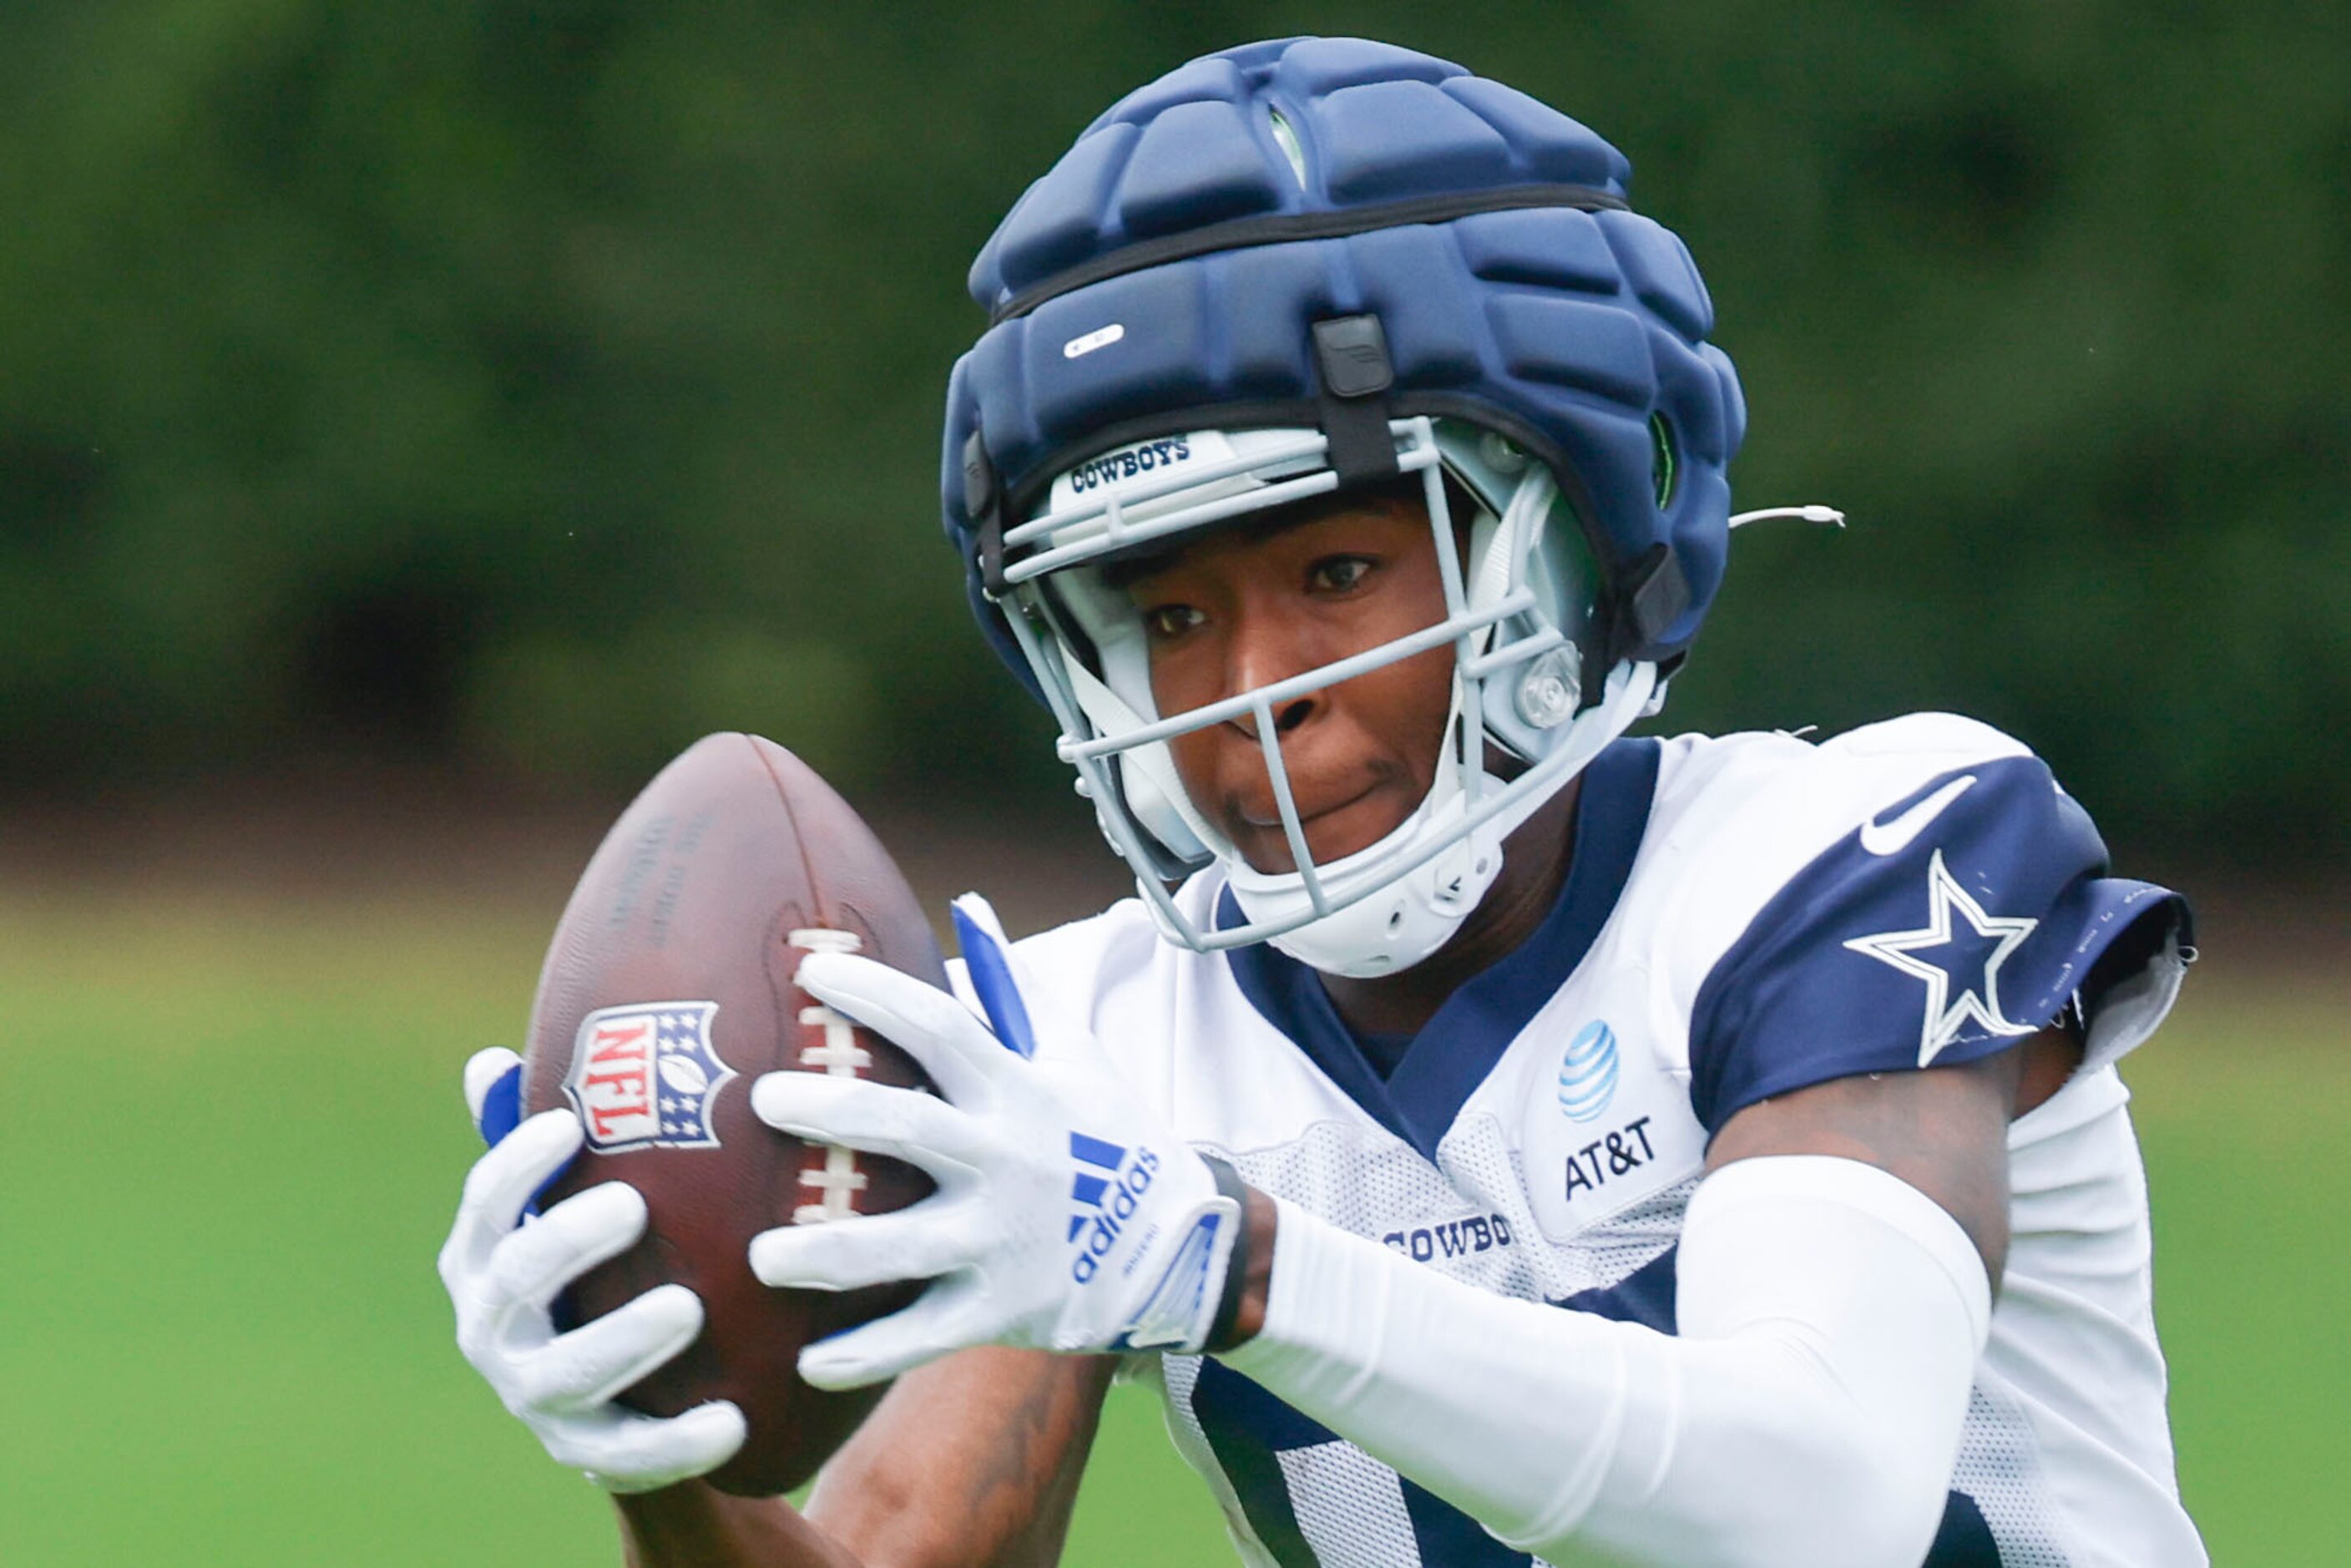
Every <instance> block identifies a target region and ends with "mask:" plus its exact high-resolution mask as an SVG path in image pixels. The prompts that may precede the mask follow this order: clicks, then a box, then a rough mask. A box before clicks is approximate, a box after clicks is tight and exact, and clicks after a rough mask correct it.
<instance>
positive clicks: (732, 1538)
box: [612, 1481, 862, 1568]
mask: <svg viewBox="0 0 2351 1568" xmlns="http://www.w3.org/2000/svg"><path fill="white" fill-rule="evenodd" d="M612 1501H613V1502H614V1503H615V1504H616V1505H617V1506H618V1507H619V1509H620V1511H621V1542H622V1548H623V1551H624V1552H625V1557H626V1561H627V1563H628V1564H629V1568H862V1565H861V1561H860V1559H859V1558H858V1557H857V1556H856V1555H855V1554H854V1553H852V1552H849V1551H848V1550H847V1549H845V1548H844V1547H842V1546H841V1545H840V1544H839V1543H838V1542H833V1541H832V1540H831V1539H829V1538H828V1537H827V1536H826V1535H825V1534H824V1533H823V1531H820V1530H819V1529H817V1528H816V1526H814V1525H812V1524H810V1522H809V1521H807V1520H805V1519H802V1518H801V1517H800V1516H799V1513H797V1512H796V1511H794V1510H793V1509H792V1506H791V1505H790V1504H789V1503H787V1502H786V1501H784V1500H782V1499H781V1498H742V1497H728V1496H727V1495H726V1493H724V1492H722V1491H719V1490H716V1488H714V1487H711V1486H708V1485H705V1483H703V1482H701V1481H684V1482H682V1483H680V1484H679V1485H677V1486H674V1487H664V1488H663V1489H662V1490H659V1491H650V1492H639V1493H635V1494H633V1495H628V1496H621V1497H615V1498H614V1499H613V1500H612Z"/></svg>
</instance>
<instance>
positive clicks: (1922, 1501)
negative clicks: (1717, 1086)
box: [1221, 1155, 1991, 1568]
mask: <svg viewBox="0 0 2351 1568" xmlns="http://www.w3.org/2000/svg"><path fill="white" fill-rule="evenodd" d="M1676 1268H1677V1275H1678V1278H1679V1281H1680V1283H1679V1294H1678V1298H1677V1323H1678V1327H1679V1330H1680V1334H1679V1337H1674V1336H1672V1335H1667V1334H1661V1333H1656V1332H1655V1331H1654V1330H1651V1329H1647V1328H1645V1327H1642V1326H1640V1325H1638V1324H1634V1323H1623V1322H1614V1321H1611V1320H1609V1319H1605V1318H1601V1317H1597V1316H1594V1315H1593V1314H1591V1313H1587V1312H1572V1311H1568V1310H1565V1309H1562V1308H1559V1307H1552V1306H1545V1305H1542V1304H1540V1303H1537V1302H1532V1301H1514V1300H1510V1299H1508V1298H1504V1297H1500V1296H1494V1295H1489V1294H1488V1293H1487V1292H1485V1291H1479V1290H1477V1289H1475V1288H1474V1287H1472V1286H1469V1285H1466V1284H1463V1283H1461V1282H1459V1281H1454V1280H1449V1279H1447V1278H1446V1277H1444V1276H1443V1275H1441V1274H1439V1273H1437V1271H1436V1270H1432V1269H1430V1268H1429V1267H1427V1266H1426V1264H1421V1263H1415V1262H1413V1261H1411V1260H1409V1259H1407V1258H1405V1257H1404V1256H1403V1255H1402V1254H1400V1253H1397V1252H1394V1251H1391V1250H1390V1249H1387V1248H1384V1247H1382V1246H1380V1245H1379V1244H1378V1243H1376V1242H1373V1241H1368V1240H1365V1239H1362V1238H1360V1237H1356V1236H1353V1235H1350V1234H1348V1233H1346V1232H1343V1231H1341V1230H1339V1229H1337V1228H1334V1227H1332V1226H1331V1225H1328V1224H1326V1223H1324V1222H1323V1221H1322V1220H1320V1219H1317V1218H1315V1217H1314V1216H1312V1215H1311V1214H1308V1213H1306V1212H1304V1211H1303V1210H1301V1209H1299V1208H1296V1207H1293V1206H1291V1205H1290V1204H1288V1203H1284V1204H1282V1205H1281V1206H1280V1222H1279V1226H1278V1228H1277V1231H1276V1236H1275V1242H1274V1261H1273V1281H1272V1288H1271V1292H1270V1300H1269V1301H1268V1302H1267V1308H1266V1321H1265V1326H1264V1328H1263V1330H1262V1331H1261V1332H1260V1333H1259V1334H1258V1335H1257V1337H1256V1338H1254V1339H1252V1340H1250V1341H1249V1343H1247V1344H1245V1345H1242V1346H1240V1347H1239V1348H1238V1349H1237V1350H1233V1351H1230V1352H1228V1353H1226V1354H1224V1355H1223V1356H1222V1357H1221V1359H1222V1360H1224V1361H1225V1362H1227V1363H1228V1364H1230V1365H1231V1366H1233V1367H1234V1368H1235V1369H1236V1370H1237V1371H1239V1372H1241V1373H1244V1374H1246V1375H1248V1376H1249V1377H1251V1378H1253V1379H1255V1380H1256V1381H1257V1382H1259V1383H1260V1384H1262V1385H1265V1386H1266V1387H1267V1388H1268V1389H1270V1390H1271V1391H1272V1392H1273V1393H1274V1394H1276V1395H1278V1396H1280V1397H1281V1398H1282V1399H1283V1400H1285V1401H1287V1402H1288V1403H1289V1404H1290V1405H1291V1406H1294V1407H1296V1408H1297V1409H1298V1410H1300V1411H1301V1412H1303V1413H1304V1414H1306V1415H1308V1416H1312V1417H1313V1418H1314V1419H1316V1420H1318V1421H1320V1422H1322V1424H1323V1425H1325V1426H1327V1427H1330V1428H1331V1429H1332V1430H1333V1431H1335V1432H1337V1433H1339V1434H1341V1435H1342V1436H1343V1437H1347V1438H1349V1439H1350V1440H1352V1441H1353V1443H1354V1444H1355V1445H1356V1446H1357V1447H1358V1448H1363V1449H1364V1450H1365V1451H1367V1452H1369V1453H1371V1454H1372V1455H1374V1456H1375V1457H1376V1458H1380V1459H1382V1460H1384V1461H1385V1462H1386V1463H1387V1464H1389V1465H1392V1466H1394V1467H1395V1469H1397V1470H1398V1471H1400V1472H1401V1473H1403V1474H1404V1475H1406V1476H1408V1477H1410V1478H1411V1479H1414V1480H1416V1481H1417V1482H1419V1483H1420V1484H1421V1485H1422V1486H1424V1487H1426V1488H1427V1489H1428V1490H1430V1491H1433V1492H1435V1493H1437V1495H1438V1496H1439V1497H1442V1498H1444V1499H1445V1500H1447V1501H1448V1502H1450V1503H1452V1504H1453V1505H1454V1506H1455V1507H1457V1508H1458V1509H1460V1510H1461V1511H1464V1512H1465V1513H1468V1515H1469V1516H1470V1517H1471V1518H1473V1519H1475V1520H1477V1521H1479V1523H1481V1524H1483V1525H1484V1526H1485V1527H1486V1528H1487V1530H1488V1531H1490V1532H1491V1533H1493V1534H1494V1535H1495V1536H1497V1537H1499V1539H1500V1540H1502V1541H1503V1542H1506V1543H1507V1544H1509V1545H1510V1546H1512V1547H1514V1548H1517V1549H1518V1550H1520V1551H1525V1552H1534V1553H1536V1554H1537V1555H1539V1556H1552V1555H1554V1554H1556V1555H1560V1556H1564V1555H1566V1554H1567V1551H1568V1548H1567V1543H1568V1542H1578V1543H1581V1544H1582V1545H1583V1546H1584V1547H1586V1548H1587V1549H1588V1548H1593V1547H1596V1548H1600V1549H1602V1550H1603V1551H1605V1552H1610V1553H1613V1554H1614V1555H1616V1556H1618V1557H1621V1558H1623V1559H1625V1560H1626V1561H1629V1562H1631V1563H1656V1564H1667V1563H1670V1564H1674V1565H1676V1568H1796V1565H1801V1568H1848V1565H1849V1568H1893V1565H1897V1564H1902V1563H1917V1562H1918V1561H1919V1560H1920V1559H1922V1558H1924V1557H1925V1556H1926V1554H1927V1549H1928V1545H1929V1544H1930V1543H1931V1542H1932V1541H1933V1538H1934V1534H1935V1531H1936V1528H1937V1525H1938V1521H1940V1519H1941V1517H1942V1512H1943V1500H1944V1497H1945V1494H1946V1491H1947V1490H1948V1489H1949V1481H1950V1474H1951V1465H1952V1461H1953V1459H1954V1458H1956V1457H1957V1454H1958V1450H1959V1427H1960V1422H1961V1420H1962V1418H1963V1416H1964V1415H1965V1413H1966V1409H1967V1402H1968V1390H1969V1387H1970V1385H1971V1383H1972V1382H1973V1378H1974V1371H1975V1364H1976V1360H1977V1357H1978V1356H1979V1355H1980V1354H1981V1352H1982V1349H1983V1344H1984V1338H1985V1334H1986V1333H1987V1332H1988V1330H1989V1327H1990V1322H1991V1289H1990V1286H1989V1283H1988V1281H1987V1280H1986V1278H1985V1273H1984V1267H1983V1263H1982V1260H1980V1258H1979V1257H1978V1256H1977V1253H1976V1250H1975V1248H1974V1246H1973V1245H1972V1244H1971V1243H1970V1241H1969V1240H1968V1238H1967V1234H1966V1233H1965V1232H1964V1231H1962V1230H1961V1229H1960V1228H1959V1223H1958V1222H1957V1221H1956V1220H1954V1219H1952V1218H1951V1217H1950V1216H1949V1214H1947V1213H1945V1212H1944V1211H1943V1210H1942V1209H1941V1208H1939V1207H1937V1206H1936V1205H1935V1203H1934V1202H1933V1201H1931V1200H1930V1199H1928V1197H1926V1195H1924V1194H1923V1193H1921V1192H1919V1191H1918V1190H1917V1188H1915V1187H1912V1186H1908V1185H1907V1183H1904V1182H1902V1181H1901V1180H1899V1179H1897V1178H1896V1177H1895V1176H1889V1175H1887V1174H1886V1172H1884V1171H1881V1170H1878V1169H1876V1167H1875V1166H1865V1165H1863V1164H1861V1163H1859V1162H1857V1161H1854V1160H1845V1159H1835V1158H1830V1157H1827V1156H1819V1155H1781V1156H1773V1157H1769V1158H1758V1159H1750V1160H1741V1161H1738V1162H1736V1163H1734V1164H1731V1165H1729V1166H1724V1167H1723V1168H1722V1169H1721V1170H1719V1171H1718V1172H1716V1173H1715V1174H1714V1175H1713V1176H1709V1177H1708V1179H1707V1180H1706V1181H1704V1182H1703V1183H1701V1184H1700V1185H1699V1186H1698V1192H1697V1194H1696V1195H1695V1196H1694V1197H1692V1199H1691V1201H1690V1205H1689V1209H1688V1213H1687V1218H1686V1219H1685V1222H1684V1225H1683V1229H1682V1238H1681V1251H1680V1255H1679V1257H1678V1258H1677V1261H1676ZM1578 1560H1581V1559H1578Z"/></svg>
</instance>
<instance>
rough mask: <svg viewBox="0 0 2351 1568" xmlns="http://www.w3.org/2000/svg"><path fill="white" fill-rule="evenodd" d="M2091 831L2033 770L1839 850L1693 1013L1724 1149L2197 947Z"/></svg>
mask: <svg viewBox="0 0 2351 1568" xmlns="http://www.w3.org/2000/svg"><path fill="white" fill-rule="evenodd" d="M2105 869H2106V846H2105V842H2104V841H2102V840H2101V839H2100V838H2099V837H2098V831H2097V829H2096V828H2095V827H2093V826H2092V825H2091V823H2090V819H2089V815H2088V813H2087V812H2085V811H2084V810H2082V808H2081V807H2080V806H2078V805H2076V804H2074V800H2073V799H2072V798H2071V797H2070V796H2068V795H2066V794H2064V792H2063V791H2062V790H2060V789H2058V788H2057V785H2056V782H2055V780H2054V779H2052V778H2051V777H2050V775H2049V769H2048V768H2047V766H2046V765H2044V764H2043V762H2042V761H2041V759H2040V758H2035V757H2005V758H1995V759H1993V760H1991V761H1987V762H1980V763H1974V764H1970V766H1968V767H1965V768H1953V769H1952V770H1951V771H1950V772H1949V773H1946V774H1943V775H1942V776H1941V777H1939V778H1938V779H1933V780H1932V781H1930V782H1928V784H1926V785H1924V786H1922V787H1921V788H1919V789H1917V790H1916V791H1914V792H1913V793H1912V794H1911V795H1909V796H1908V797H1907V798H1906V799H1904V800H1899V801H1896V802H1895V803H1894V804H1892V805H1890V806H1888V807H1886V809H1884V810H1881V811H1879V812H1878V814H1877V815H1876V818H1875V819H1874V820H1872V821H1870V822H1868V823H1866V824H1865V825H1864V826H1862V827H1860V828H1858V829H1856V830H1855V831H1854V832H1852V833H1850V834H1848V835H1846V837H1844V839H1843V840H1841V841H1838V842H1837V843H1835V844H1834V845H1832V846H1831V847H1830V848H1829V849H1827V850H1826V851H1824V852H1822V853H1821V854H1820V855H1819V856H1817V857H1816V858H1814V859H1813V862H1811V863H1810V864H1809V865H1807V866H1805V867H1804V869H1803V870H1802V871H1801V872H1799V873H1796V875H1795V876H1794V877H1793V878H1792V879H1791V880H1790V881H1789V882H1788V883H1787V885H1786V886H1784V887H1782V889H1781V890H1780V891H1779V892H1778V893H1777V894H1774V895H1773V896H1772V898H1771V902H1770V903H1768V904H1765V905H1764V906H1763V908H1762V909H1761V912H1760V913H1758V914H1757V915H1756V916H1755V918H1754V920H1753V921H1752V922H1751V923H1750V925H1748V927H1747V929H1746V931H1745V932H1744V933H1742V934H1741V935H1740V937H1739V939H1738V940H1737V941H1736V942H1734V943H1732V944H1731V946H1729V949H1727V950H1726V951H1725V952H1724V954H1723V956H1721V958H1720V959H1719V960H1718V961H1717V962H1716V964H1715V966H1714V968H1713V969H1712V971H1710V972H1709V973H1708V976H1707V978H1706V982H1705V984H1703V985H1702V986H1700V987H1699V988H1698V998H1697V1004H1696V1006H1695V1007H1694V1008H1693V1009H1692V1011H1691V1016H1690V1071H1691V1077H1690V1105H1691V1108H1692V1109H1693V1110H1695V1111H1696V1112H1697V1113H1698V1120H1699V1121H1700V1122H1702V1123H1704V1124H1705V1125H1706V1129H1707V1131H1708V1133H1709V1134H1711V1133H1715V1132H1718V1131H1719V1130H1720V1129H1721V1127H1722V1124H1724V1123H1725V1122H1727V1121H1729V1119H1730V1118H1731V1117H1732V1116H1733V1115H1735V1114H1737V1113H1739V1112H1740V1110H1742V1109H1744V1108H1745V1107H1747V1106H1749V1105H1751V1104H1753V1103H1756V1102H1757V1101H1759V1100H1763V1099H1768V1098H1770V1097H1771V1096H1772V1095H1774V1094H1784V1093H1786V1092H1789V1091H1791V1090H1794V1089H1801V1088H1803V1087H1805V1086H1807V1085H1809V1084H1813V1083H1821V1082H1827V1081H1828V1080H1830V1079H1833V1078H1849V1077H1853V1076H1855V1074H1858V1073H1864V1072H1891V1071H1905V1070H1909V1069H1915V1068H1919V1067H1924V1066H1928V1065H1930V1064H1937V1063H1952V1062H1962V1061H1974V1060H1976V1059H1978V1058H1980V1057H1984V1056H1990V1055H1992V1054H1994V1053H1996V1052H1998V1051H2005V1050H2008V1049H2009V1048H2011V1046H2014V1045H2015V1044H2016V1043H2017V1042H2018V1041H2019V1040H2022V1039H2024V1038H2025V1037H2027V1036H2029V1035H2030V1034H2032V1032H2033V1031H2034V1030H2039V1029H2041V1028H2043V1026H2045V1025H2047V1024H2048V1023H2049V1022H2050V1021H2051V1020H2052V1019H2054V1018H2056V1016H2057V1015H2058V1013H2059V1011H2060V1010H2061V1009H2063V1008H2064V1006H2065V1003H2066V1002H2067V1000H2068V999H2069V998H2072V997H2073V996H2074V994H2075V993H2076V992H2081V993H2082V994H2083V996H2084V999H2085V1003H2086V1004H2087V1005H2089V1006H2090V1007H2091V1008H2092V1009H2093V1010H2095V998H2096V995H2097V992H2098V988H2099V987H2100V986H2102V985H2105V984H2108V983H2111V982H2112V981H2113V980H2116V979H2120V978H2122V977H2124V974H2123V973H2122V972H2118V971H2117V968H2116V964H2113V963H2108V964H2105V965H2103V966H2102V965H2101V962H2100V961H2101V959H2103V958H2106V957H2107V956H2108V955H2109V953H2110V951H2111V952H2112V954H2113V955H2114V956H2115V957H2116V958H2117V959H2126V960H2128V967H2130V968H2137V967H2140V966H2143V965H2144V964H2145V963H2146V962H2147V960H2148V959H2149V958H2150V957H2152V956H2154V955H2155V953H2156V952H2157V951H2158V950H2159V949H2160V947H2161V946H2162V943H2163V939H2164V938H2165V937H2167V936H2177V937H2178V939H2179V942H2180V943H2181V944H2182V945H2185V944H2186V943H2187V942H2188V941H2189V917H2188V908H2187V904H2186V903H2185V902H2184V901H2183V900H2181V899H2180V897H2179V894H2175V893H2171V892H2169V891H2168V890H2167V889H2164V888H2160V887H2156V886H2154V885H2152V884H2150V883H2141V882H2125V881H2122V880H2119V879H2116V878H2111V877H2107V876H2105V874H2104V873H2105Z"/></svg>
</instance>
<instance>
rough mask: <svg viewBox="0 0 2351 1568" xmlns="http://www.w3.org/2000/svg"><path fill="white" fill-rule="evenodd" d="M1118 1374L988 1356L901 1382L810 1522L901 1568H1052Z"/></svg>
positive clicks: (1103, 1367)
mask: <svg viewBox="0 0 2351 1568" xmlns="http://www.w3.org/2000/svg"><path fill="white" fill-rule="evenodd" d="M1116 1365H1117V1363H1116V1361H1115V1360H1114V1359H1113V1358H1109V1357H1082V1356H1056V1355H1050V1354H1046V1353H1044V1352H1042V1351H1020V1350H1006V1349H1002V1348H997V1347H983V1348H980V1349H977V1350H967V1351H959V1352H957V1353H956V1354H953V1355H949V1356H945V1357H942V1358H941V1359H939V1360H937V1361H935V1362H932V1363H931V1364H928V1365H926V1366H923V1367H918V1368H917V1369H915V1370H914V1371H913V1372H910V1373H907V1374H906V1375H904V1376H902V1377H900V1378H899V1379H898V1381H897V1383H896V1384H895V1385H893V1387H892V1388H891V1390H890V1392H889V1393H888V1394H887V1395H886V1396H883V1401H882V1403H881V1404H880V1405H879V1406H876V1407H875V1409H874V1411H873V1414H872V1416H869V1417H867V1418H866V1420H865V1422H864V1424H863V1425H862V1426H861V1427H859V1428H858V1430H857V1432H856V1434H855V1436H853V1437H851V1439H850V1440H849V1442H848V1443H847V1445H845V1446H844V1447H843V1448H841V1452H839V1453H838V1454H836V1455H834V1456H833V1458H832V1460H831V1463H829V1464H827V1465H826V1466H825V1468H824V1473H823V1475H822V1476H820V1478H819V1479H818V1480H817V1486H816V1491H815V1493H814V1495H812V1496H811V1497H810V1499H809V1504H808V1512H809V1517H810V1520H811V1521H814V1522H815V1523H816V1524H817V1525H818V1526H819V1527H820V1529H822V1530H823V1531H824V1532H825V1533H826V1534H827V1535H828V1536H829V1537H831V1539H833V1540H835V1541H838V1542H842V1543H844V1544H845V1545H847V1546H849V1547H850V1548H852V1549H853V1550H854V1551H855V1552H856V1553H857V1555H858V1557H859V1558H861V1559H862V1561H864V1562H865V1563H870V1564H874V1565H877V1568H879V1565H883V1564H886V1565H887V1568H1049V1565H1050V1564H1051V1563H1056V1562H1058V1561H1060V1559H1061V1542H1062V1538H1063V1536H1064V1535H1066V1534H1067V1532H1068V1530H1069V1523H1070V1511H1071V1504H1072V1503H1073V1502H1074V1501H1075V1500H1076V1498H1077V1490H1078V1480H1079V1478H1080V1476H1081V1474H1082V1473H1083V1472H1084V1469H1085V1461H1086V1455H1087V1453H1088V1451H1089V1450H1090V1449H1091V1448H1092V1445H1093V1435H1094V1426H1095V1423H1096V1420H1097V1418H1098V1417H1099V1416H1100V1415H1101V1412H1102V1397H1103V1395H1104V1394H1105V1393H1106V1392H1107V1391H1108V1389H1109V1386H1110V1379H1111V1374H1112V1372H1113V1369H1114V1368H1115V1367H1116Z"/></svg>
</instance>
